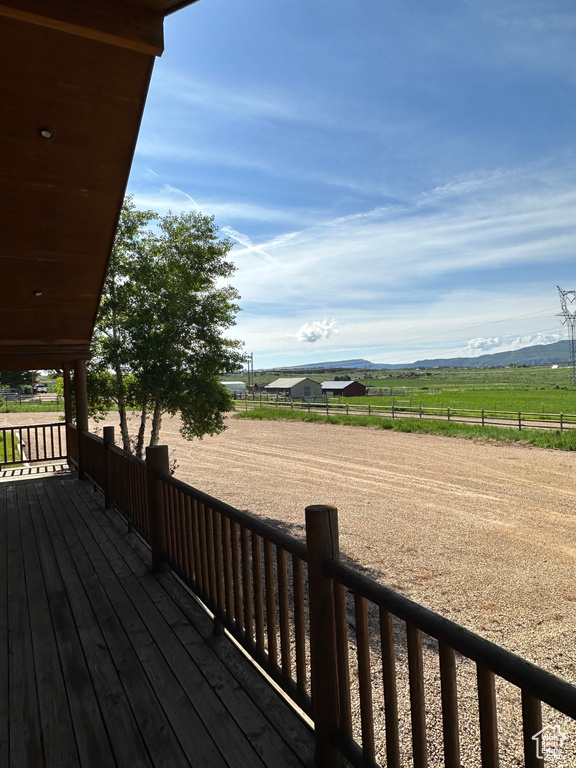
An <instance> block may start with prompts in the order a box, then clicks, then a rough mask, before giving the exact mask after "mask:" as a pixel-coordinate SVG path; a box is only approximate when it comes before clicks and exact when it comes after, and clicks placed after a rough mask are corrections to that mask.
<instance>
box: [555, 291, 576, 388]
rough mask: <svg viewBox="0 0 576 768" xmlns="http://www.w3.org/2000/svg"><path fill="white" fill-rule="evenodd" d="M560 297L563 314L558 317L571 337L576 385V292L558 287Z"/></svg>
mask: <svg viewBox="0 0 576 768" xmlns="http://www.w3.org/2000/svg"><path fill="white" fill-rule="evenodd" d="M557 288H558V294H559V295H560V306H561V307H562V312H559V313H558V314H557V315H556V317H559V318H560V322H561V323H562V325H567V326H568V331H569V335H570V363H571V364H572V383H573V384H576V337H575V331H574V328H575V326H576V291H563V290H562V288H560V286H557Z"/></svg>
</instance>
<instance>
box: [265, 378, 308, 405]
mask: <svg viewBox="0 0 576 768" xmlns="http://www.w3.org/2000/svg"><path fill="white" fill-rule="evenodd" d="M264 390H265V391H266V392H268V394H270V395H281V396H282V397H289V398H292V399H293V400H298V399H300V398H305V397H322V385H321V384H319V383H318V382H317V381H314V380H313V379H307V378H304V379H276V381H273V382H272V383H271V384H267V385H266V386H265V387H264Z"/></svg>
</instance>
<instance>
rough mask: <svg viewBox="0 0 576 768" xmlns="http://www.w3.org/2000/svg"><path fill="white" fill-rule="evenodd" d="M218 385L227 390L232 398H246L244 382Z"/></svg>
mask: <svg viewBox="0 0 576 768" xmlns="http://www.w3.org/2000/svg"><path fill="white" fill-rule="evenodd" d="M220 384H222V386H223V387H226V389H229V390H230V392H232V394H233V395H234V397H245V396H246V383H245V382H244V381H221V382H220Z"/></svg>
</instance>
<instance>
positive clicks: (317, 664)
mask: <svg viewBox="0 0 576 768" xmlns="http://www.w3.org/2000/svg"><path fill="white" fill-rule="evenodd" d="M306 547H307V551H308V583H309V590H310V592H309V594H310V673H311V684H312V716H313V719H314V736H315V739H316V754H315V759H316V764H317V765H318V766H321V768H340V767H341V766H342V755H341V753H340V752H339V751H338V750H337V749H336V748H335V746H334V736H336V734H337V732H338V729H339V722H340V717H339V712H340V704H339V697H338V679H337V669H338V655H337V646H336V619H335V608H334V584H333V582H332V579H329V578H327V577H326V576H324V574H323V572H322V566H323V565H324V563H325V562H327V561H328V560H338V559H339V543H338V510H337V509H336V507H330V506H325V505H314V506H310V507H306Z"/></svg>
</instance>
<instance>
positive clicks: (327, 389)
mask: <svg viewBox="0 0 576 768" xmlns="http://www.w3.org/2000/svg"><path fill="white" fill-rule="evenodd" d="M321 386H322V394H323V395H329V396H330V397H338V395H340V396H341V397H364V396H365V395H366V389H367V388H366V386H365V385H364V384H361V383H360V382H359V381H323V382H322V385H321Z"/></svg>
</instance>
